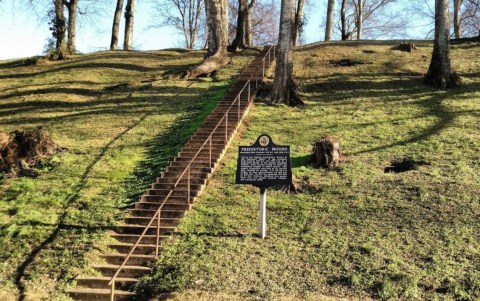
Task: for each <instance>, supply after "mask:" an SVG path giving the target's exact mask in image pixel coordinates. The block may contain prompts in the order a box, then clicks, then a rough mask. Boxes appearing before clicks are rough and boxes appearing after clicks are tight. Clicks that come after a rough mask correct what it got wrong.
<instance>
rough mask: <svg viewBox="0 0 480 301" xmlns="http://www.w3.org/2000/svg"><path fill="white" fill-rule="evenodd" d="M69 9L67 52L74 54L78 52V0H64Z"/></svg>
mask: <svg viewBox="0 0 480 301" xmlns="http://www.w3.org/2000/svg"><path fill="white" fill-rule="evenodd" d="M64 4H65V6H66V7H67V9H68V42H67V52H68V53H69V54H73V53H75V52H76V32H77V6H78V0H70V1H67V0H65V1H64Z"/></svg>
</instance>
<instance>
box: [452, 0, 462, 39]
mask: <svg viewBox="0 0 480 301" xmlns="http://www.w3.org/2000/svg"><path fill="white" fill-rule="evenodd" d="M462 2H463V0H453V32H454V33H455V38H456V39H460V38H461V37H462V32H461V31H460V7H461V6H462Z"/></svg>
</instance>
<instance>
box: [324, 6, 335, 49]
mask: <svg viewBox="0 0 480 301" xmlns="http://www.w3.org/2000/svg"><path fill="white" fill-rule="evenodd" d="M334 6H335V0H328V6H327V23H326V26H325V41H330V40H331V39H332V32H333V9H334Z"/></svg>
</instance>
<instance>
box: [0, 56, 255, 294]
mask: <svg viewBox="0 0 480 301" xmlns="http://www.w3.org/2000/svg"><path fill="white" fill-rule="evenodd" d="M256 53H257V52H256V51H248V52H244V53H243V54H240V55H236V56H235V57H234V58H233V63H232V64H230V65H228V66H227V67H226V68H225V69H223V70H221V71H220V72H219V73H218V75H217V76H216V78H215V79H214V80H212V79H208V78H205V79H201V80H198V81H182V80H178V79H175V78H172V77H170V76H169V75H171V74H174V73H176V72H179V71H181V70H183V69H185V68H187V67H188V66H190V65H191V64H195V63H197V62H199V61H200V60H201V59H202V57H203V55H204V52H203V51H183V50H182V51H180V50H165V51H156V52H99V53H94V54H90V55H78V56H74V57H72V58H70V59H69V60H66V61H64V62H48V61H42V60H40V61H39V62H38V64H37V65H35V66H23V60H18V61H6V62H0V70H1V72H0V131H3V132H8V131H12V130H16V129H26V128H32V127H35V126H43V127H45V128H46V129H47V130H48V131H49V132H50V133H51V134H52V136H53V139H54V140H55V141H56V142H57V143H58V144H59V145H60V146H62V147H66V148H68V149H69V151H67V152H64V153H61V154H58V155H56V156H55V157H54V158H52V161H51V164H49V165H48V166H45V167H44V168H40V170H39V171H40V173H41V176H40V177H39V178H37V179H31V178H16V179H7V178H3V177H2V175H1V174H0V245H1V248H0V299H1V300H16V299H17V297H16V296H17V295H18V294H23V295H24V296H25V300H40V299H48V300H64V299H66V298H67V297H66V296H64V295H63V294H62V291H63V290H64V289H65V287H66V286H68V285H69V284H70V283H71V281H72V280H73V279H74V278H75V277H76V276H77V275H78V274H81V273H84V268H85V266H86V265H87V264H88V263H89V262H92V261H95V260H96V258H95V256H96V254H97V253H98V252H99V249H100V250H101V249H102V248H103V247H104V245H105V242H106V241H107V240H108V237H107V235H106V230H108V229H110V228H112V227H113V226H114V225H115V224H118V223H119V222H120V221H121V220H122V217H123V214H124V213H125V211H126V210H125V208H127V207H128V206H131V205H132V204H133V203H134V202H135V201H137V200H138V196H139V195H140V194H141V193H142V192H143V190H144V189H145V188H146V187H147V186H148V185H149V184H150V183H151V182H153V180H154V178H155V177H156V176H157V175H159V174H160V172H161V171H162V170H163V168H164V167H165V166H166V164H167V163H168V162H169V161H170V159H171V158H172V157H173V156H174V155H175V154H176V153H177V152H178V151H179V150H180V148H181V147H182V145H183V144H184V143H185V141H186V140H187V139H188V138H189V137H190V136H191V134H192V133H193V132H194V131H195V129H196V128H197V127H198V125H199V124H201V122H202V121H203V120H204V118H205V117H206V116H207V115H208V112H209V111H210V110H211V109H212V108H213V107H214V106H215V104H216V102H217V101H218V100H219V99H221V97H222V96H223V94H224V93H225V91H226V90H227V89H228V87H229V85H230V84H231V83H232V81H233V80H234V79H235V77H236V76H237V75H238V72H239V70H240V69H241V68H243V66H244V64H245V63H246V62H248V61H249V60H250V59H251V58H252V57H253V55H255V54H256Z"/></svg>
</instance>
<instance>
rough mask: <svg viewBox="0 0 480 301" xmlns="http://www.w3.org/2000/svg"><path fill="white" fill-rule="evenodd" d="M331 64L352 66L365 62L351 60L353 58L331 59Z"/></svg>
mask: <svg viewBox="0 0 480 301" xmlns="http://www.w3.org/2000/svg"><path fill="white" fill-rule="evenodd" d="M330 64H332V65H334V66H335V67H351V66H355V65H362V64H365V63H364V62H361V61H355V60H351V59H341V60H331V61H330Z"/></svg>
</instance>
